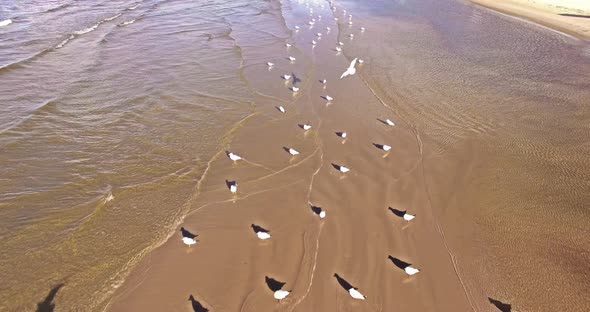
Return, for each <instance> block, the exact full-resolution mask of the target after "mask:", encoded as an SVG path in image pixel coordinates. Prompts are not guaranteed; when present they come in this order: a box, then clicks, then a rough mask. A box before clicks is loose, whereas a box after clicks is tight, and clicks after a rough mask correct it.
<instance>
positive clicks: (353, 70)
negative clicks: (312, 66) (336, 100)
mask: <svg viewBox="0 0 590 312" xmlns="http://www.w3.org/2000/svg"><path fill="white" fill-rule="evenodd" d="M356 60H357V58H356V57H355V58H354V60H352V62H350V65H349V66H348V68H347V69H346V71H345V72H344V73H342V76H340V79H342V78H344V77H346V76H349V75H354V74H355V73H356V68H354V65H356ZM388 120H389V119H388Z"/></svg>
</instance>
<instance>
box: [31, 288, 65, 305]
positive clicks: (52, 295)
mask: <svg viewBox="0 0 590 312" xmlns="http://www.w3.org/2000/svg"><path fill="white" fill-rule="evenodd" d="M64 285H65V284H63V283H61V284H57V285H55V286H53V288H51V290H50V291H49V293H48V294H47V297H45V300H43V301H41V302H39V303H37V310H36V312H53V311H54V310H55V303H53V299H55V296H56V295H57V292H58V291H59V290H60V289H61V288H62V287H63V286H64Z"/></svg>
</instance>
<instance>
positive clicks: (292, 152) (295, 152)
mask: <svg viewBox="0 0 590 312" xmlns="http://www.w3.org/2000/svg"><path fill="white" fill-rule="evenodd" d="M285 149H286V150H287V152H288V153H289V154H291V155H293V156H295V155H299V152H298V151H296V150H294V149H292V148H285Z"/></svg>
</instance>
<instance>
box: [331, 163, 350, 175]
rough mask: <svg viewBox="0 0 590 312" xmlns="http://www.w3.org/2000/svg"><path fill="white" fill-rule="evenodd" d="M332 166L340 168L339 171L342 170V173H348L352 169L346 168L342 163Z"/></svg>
mask: <svg viewBox="0 0 590 312" xmlns="http://www.w3.org/2000/svg"><path fill="white" fill-rule="evenodd" d="M332 166H333V167H334V168H336V170H338V171H340V172H342V173H347V172H349V171H350V169H348V168H346V167H344V166H341V165H337V164H332Z"/></svg>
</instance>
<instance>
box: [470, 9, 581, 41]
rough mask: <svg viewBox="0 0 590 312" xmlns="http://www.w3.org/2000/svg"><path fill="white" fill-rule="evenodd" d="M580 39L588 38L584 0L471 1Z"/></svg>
mask: <svg viewBox="0 0 590 312" xmlns="http://www.w3.org/2000/svg"><path fill="white" fill-rule="evenodd" d="M471 1H472V2H474V3H477V4H479V5H482V6H485V7H487V8H490V9H493V10H496V11H499V12H502V13H506V14H509V15H515V16H518V17H522V18H525V19H528V20H531V21H533V22H536V23H539V24H541V25H545V26H548V27H550V28H554V29H557V30H559V31H562V32H565V33H568V34H571V35H575V36H577V37H582V38H586V39H588V38H590V4H589V3H590V2H588V1H585V0H571V1H562V2H561V3H560V1H555V0H541V1H539V0H537V1H531V0H501V1H498V0H471Z"/></svg>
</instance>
